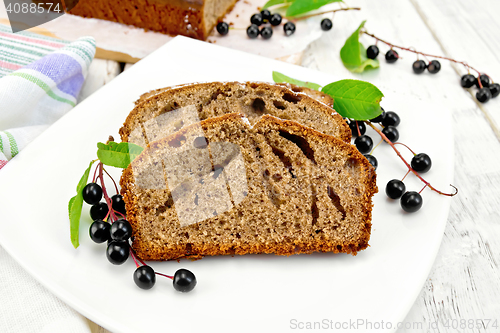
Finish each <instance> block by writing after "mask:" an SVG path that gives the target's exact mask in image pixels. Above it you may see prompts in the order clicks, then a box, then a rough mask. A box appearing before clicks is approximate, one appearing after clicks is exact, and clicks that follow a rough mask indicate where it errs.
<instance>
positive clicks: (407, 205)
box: [385, 153, 432, 213]
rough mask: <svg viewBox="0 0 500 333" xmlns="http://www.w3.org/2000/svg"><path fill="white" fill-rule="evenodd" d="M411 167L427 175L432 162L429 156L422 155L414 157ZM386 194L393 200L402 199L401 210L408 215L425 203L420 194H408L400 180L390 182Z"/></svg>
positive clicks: (413, 192) (411, 192) (412, 192)
mask: <svg viewBox="0 0 500 333" xmlns="http://www.w3.org/2000/svg"><path fill="white" fill-rule="evenodd" d="M410 165H411V167H412V169H413V170H415V171H417V172H419V173H425V172H427V171H429V170H430V169H431V166H432V161H431V158H430V157H429V155H427V154H425V153H420V154H415V155H414V156H413V158H412V159H411V163H410ZM385 193H386V194H387V196H388V197H389V198H391V199H400V204H401V208H403V210H404V211H405V212H408V213H414V212H416V211H418V210H419V209H420V208H421V207H422V205H423V203H424V200H423V199H422V196H421V195H420V193H419V192H415V191H408V192H407V191H406V186H405V184H404V183H403V181H402V180H399V179H393V180H391V181H389V182H388V183H387V185H386V187H385Z"/></svg>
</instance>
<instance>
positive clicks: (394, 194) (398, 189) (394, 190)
mask: <svg viewBox="0 0 500 333" xmlns="http://www.w3.org/2000/svg"><path fill="white" fill-rule="evenodd" d="M405 191H406V186H405V184H404V183H403V182H402V181H401V180H399V179H393V180H390V181H389V182H388V183H387V185H386V186H385V194H387V196H388V197H389V198H391V199H399V198H401V196H402V195H403V193H405Z"/></svg>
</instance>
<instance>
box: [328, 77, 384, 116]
mask: <svg viewBox="0 0 500 333" xmlns="http://www.w3.org/2000/svg"><path fill="white" fill-rule="evenodd" d="M321 91H322V92H324V93H325V94H328V95H330V96H331V97H333V103H334V104H333V108H334V109H335V111H337V112H338V113H339V114H340V115H341V116H342V117H346V118H351V119H354V120H369V119H373V118H375V117H377V116H378V115H379V114H381V113H382V109H381V108H380V100H381V99H382V97H384V94H382V92H381V91H380V90H379V89H378V88H377V87H375V86H374V85H373V84H371V83H369V82H365V81H359V80H340V81H336V82H333V83H330V84H328V85H326V86H324V87H323V89H322V90H321Z"/></svg>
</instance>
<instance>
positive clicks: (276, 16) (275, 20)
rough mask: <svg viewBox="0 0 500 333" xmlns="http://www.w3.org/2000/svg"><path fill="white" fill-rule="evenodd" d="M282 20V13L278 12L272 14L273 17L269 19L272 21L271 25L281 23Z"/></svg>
mask: <svg viewBox="0 0 500 333" xmlns="http://www.w3.org/2000/svg"><path fill="white" fill-rule="evenodd" d="M281 21H282V17H281V15H280V14H277V13H275V14H273V15H271V18H270V19H269V23H271V25H272V26H273V27H275V26H277V25H280V24H281Z"/></svg>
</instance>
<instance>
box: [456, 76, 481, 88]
mask: <svg viewBox="0 0 500 333" xmlns="http://www.w3.org/2000/svg"><path fill="white" fill-rule="evenodd" d="M476 81H477V79H476V77H475V76H474V75H472V74H465V75H462V78H460V85H461V86H462V88H470V87H472V86H473V85H475V84H476Z"/></svg>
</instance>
